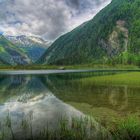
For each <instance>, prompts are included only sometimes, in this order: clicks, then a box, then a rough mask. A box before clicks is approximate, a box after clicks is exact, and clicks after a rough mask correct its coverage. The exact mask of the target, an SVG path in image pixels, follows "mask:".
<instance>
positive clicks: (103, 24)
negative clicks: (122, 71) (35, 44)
mask: <svg viewBox="0 0 140 140" xmlns="http://www.w3.org/2000/svg"><path fill="white" fill-rule="evenodd" d="M139 37H140V0H112V2H111V3H110V4H109V5H108V6H107V7H105V8H104V9H103V10H101V11H100V12H99V13H98V14H97V15H96V16H95V17H94V18H93V19H92V20H90V21H88V22H86V23H84V24H82V25H81V26H79V27H77V28H76V29H74V30H73V31H71V32H69V33H67V34H65V35H63V36H61V37H60V38H58V39H57V40H56V41H55V42H54V43H53V44H52V45H51V47H50V48H49V49H48V50H47V52H46V53H45V54H44V55H43V57H42V58H41V59H40V61H39V62H42V63H47V64H61V65H62V64H66V65H68V64H82V63H111V64H112V63H113V64H114V63H117V64H136V65H140V38H139Z"/></svg>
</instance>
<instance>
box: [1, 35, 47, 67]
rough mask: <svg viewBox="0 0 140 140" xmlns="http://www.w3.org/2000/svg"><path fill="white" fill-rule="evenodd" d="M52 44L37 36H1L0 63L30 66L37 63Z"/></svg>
mask: <svg viewBox="0 0 140 140" xmlns="http://www.w3.org/2000/svg"><path fill="white" fill-rule="evenodd" d="M49 45H50V43H49V42H47V41H45V40H43V39H42V38H39V37H36V36H25V35H21V36H9V35H5V36H3V35H1V36H0V63H1V64H6V65H13V66H15V65H28V64H32V63H35V62H36V61H37V60H38V59H39V58H40V57H41V56H42V54H43V53H44V52H45V51H46V50H47V48H48V47H49Z"/></svg>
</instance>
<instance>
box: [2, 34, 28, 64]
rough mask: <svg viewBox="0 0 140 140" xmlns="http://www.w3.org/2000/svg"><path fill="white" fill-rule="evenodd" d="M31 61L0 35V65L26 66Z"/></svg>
mask: <svg viewBox="0 0 140 140" xmlns="http://www.w3.org/2000/svg"><path fill="white" fill-rule="evenodd" d="M29 63H30V59H29V58H28V56H27V55H26V54H24V53H23V52H22V51H21V50H20V49H18V48H17V47H16V46H15V45H14V44H13V43H11V42H10V41H9V40H7V39H6V38H5V37H4V36H3V35H0V64H7V65H26V64H29Z"/></svg>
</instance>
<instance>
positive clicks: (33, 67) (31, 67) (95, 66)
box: [0, 64, 139, 70]
mask: <svg viewBox="0 0 140 140" xmlns="http://www.w3.org/2000/svg"><path fill="white" fill-rule="evenodd" d="M61 67H63V68H65V69H109V70H111V69H124V70H125V69H131V70H136V69H139V67H138V66H135V65H114V66H113V65H103V64H82V65H68V66H65V65H63V66H60V65H37V64H33V65H25V66H22V65H18V66H8V65H1V66H0V69H1V70H3V69H6V70H20V69H25V70H26V69H27V70H40V69H43V70H47V69H60V68H61Z"/></svg>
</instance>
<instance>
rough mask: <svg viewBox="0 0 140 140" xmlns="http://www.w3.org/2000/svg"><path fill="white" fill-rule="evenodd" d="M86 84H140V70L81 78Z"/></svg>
mask: <svg viewBox="0 0 140 140" xmlns="http://www.w3.org/2000/svg"><path fill="white" fill-rule="evenodd" d="M81 82H83V83H84V84H96V85H130V86H131V85H133V86H139V85H140V72H128V73H121V74H115V75H106V76H96V77H89V78H84V79H82V80H81Z"/></svg>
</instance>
